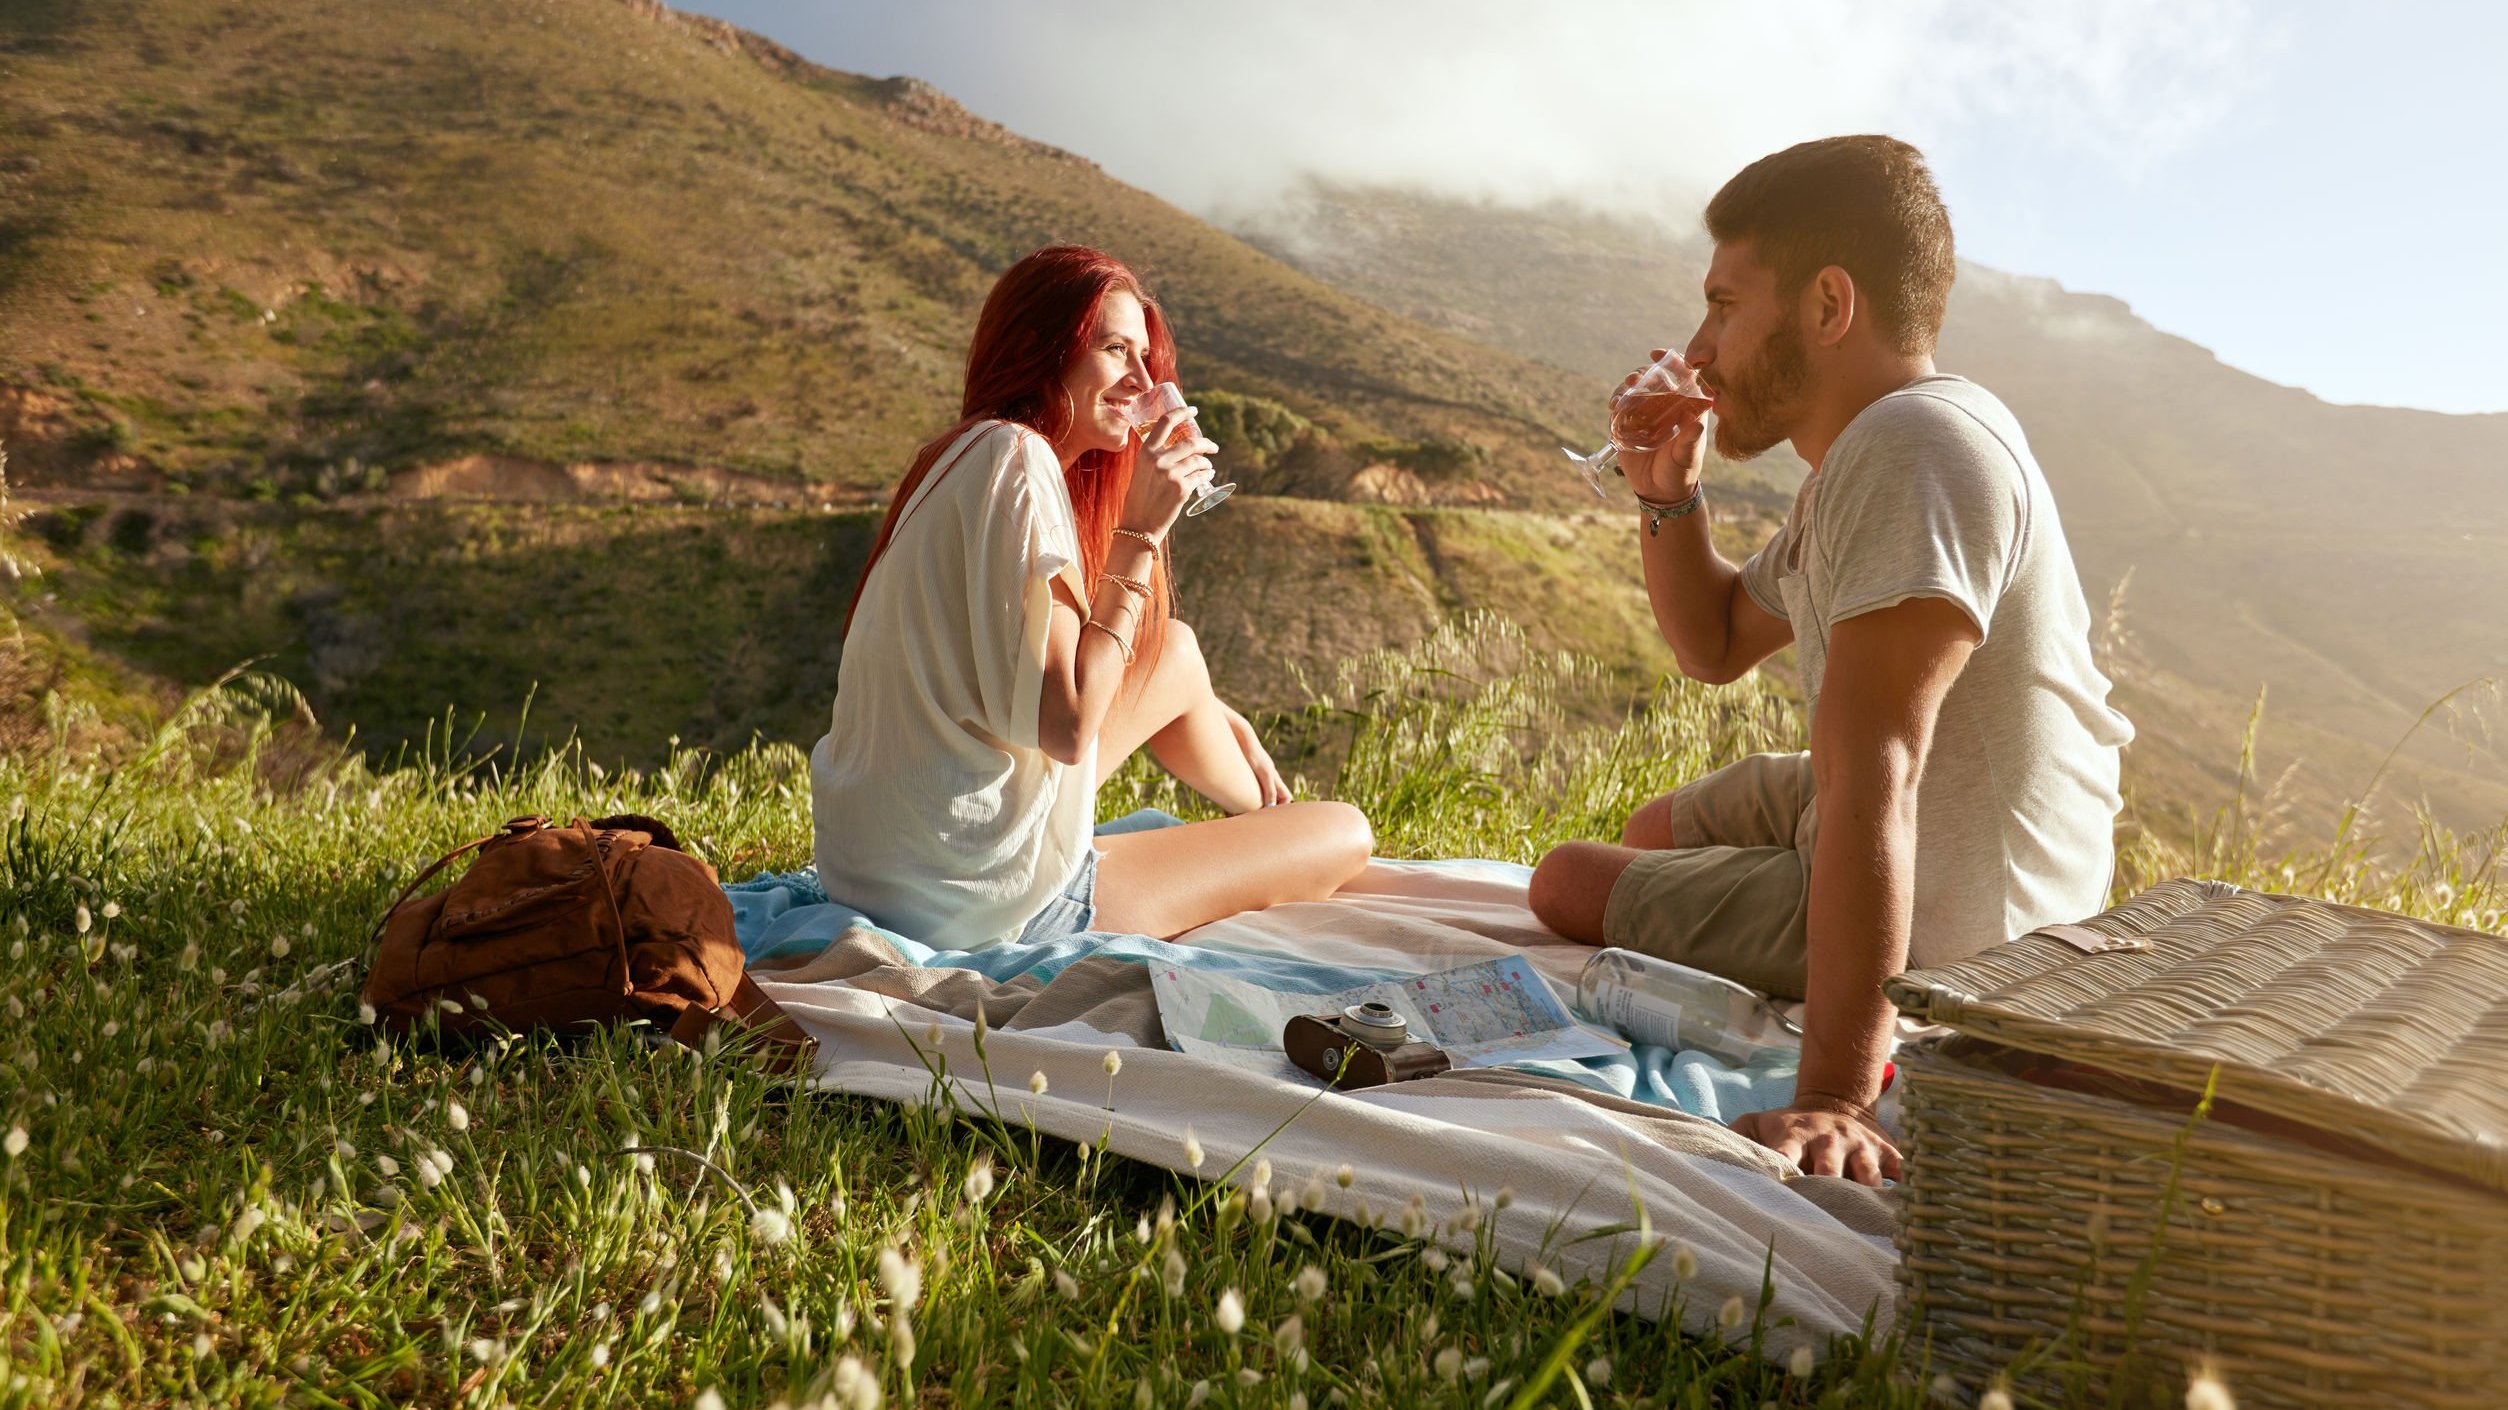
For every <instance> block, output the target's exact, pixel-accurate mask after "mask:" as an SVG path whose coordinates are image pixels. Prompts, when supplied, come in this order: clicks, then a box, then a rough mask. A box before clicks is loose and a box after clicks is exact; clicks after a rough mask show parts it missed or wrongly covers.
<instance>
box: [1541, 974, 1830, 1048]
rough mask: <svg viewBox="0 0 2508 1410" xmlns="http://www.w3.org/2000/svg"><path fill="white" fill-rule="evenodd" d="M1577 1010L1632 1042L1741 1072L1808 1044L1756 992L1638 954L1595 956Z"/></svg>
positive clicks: (1581, 980)
mask: <svg viewBox="0 0 2508 1410" xmlns="http://www.w3.org/2000/svg"><path fill="white" fill-rule="evenodd" d="M1576 1007H1577V1011H1578V1012H1579V1013H1580V1014H1582V1015H1583V1016H1584V1017H1586V1018H1588V1019H1590V1020H1592V1021H1593V1022H1595V1023H1599V1024H1601V1025H1602V1026H1603V1027H1605V1028H1609V1029H1611V1030H1613V1031H1614V1032H1616V1033H1618V1034H1619V1035H1620V1036H1621V1037H1623V1038H1627V1039H1629V1040H1630V1041H1631V1042H1637V1043H1654V1044H1657V1045H1659V1046H1662V1047H1666V1048H1671V1049H1673V1050H1675V1051H1678V1050H1681V1049H1685V1048H1694V1049H1696V1050H1698V1051H1700V1052H1704V1053H1707V1054H1709V1055H1711V1056H1714V1057H1718V1058H1722V1059H1723V1060H1725V1061H1726V1062H1729V1063H1732V1064H1733V1065H1735V1066H1737V1067H1739V1066H1742V1065H1745V1064H1747V1063H1749V1062H1750V1061H1751V1059H1753V1058H1754V1057H1757V1056H1758V1055H1760V1054H1762V1053H1765V1052H1768V1051H1770V1050H1772V1049H1779V1048H1784V1049H1793V1048H1799V1047H1800V1046H1801V1043H1802V1030H1801V1029H1799V1028H1796V1027H1795V1026H1794V1024H1793V1023H1792V1022H1790V1021H1789V1020H1787V1018H1786V1017H1785V1015H1784V1014H1782V1013H1780V1012H1778V1011H1777V1008H1776V1006H1775V1005H1774V1004H1772V1003H1770V1002H1768V1000H1767V999H1766V998H1764V997H1763V996H1761V995H1760V994H1759V993H1758V992H1757V991H1756V990H1753V989H1750V988H1747V987H1745V986H1743V985H1740V984H1736V983H1734V982H1733V981H1732V980H1730V979H1725V978H1721V977H1719V976H1717V975H1713V974H1709V973H1707V972H1706V971H1705V970H1703V969H1692V968H1690V967H1689V966H1688V965H1684V964H1674V963H1673V962H1672V961H1670V960H1661V959H1657V958H1655V957H1654V956H1652V955H1642V954H1639V953H1638V952H1637V951H1635V950H1622V949H1617V948H1613V949H1605V950H1597V951H1595V952H1594V957H1593V958H1592V959H1590V960H1587V961H1586V962H1585V969H1584V972H1583V973H1582V974H1579V975H1578V976H1577V980H1576Z"/></svg>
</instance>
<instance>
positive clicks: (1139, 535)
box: [1115, 528, 1158, 554]
mask: <svg viewBox="0 0 2508 1410" xmlns="http://www.w3.org/2000/svg"><path fill="white" fill-rule="evenodd" d="M1115 532H1116V533H1117V534H1118V535H1120V536H1122V537H1124V538H1128V539H1139V540H1140V541H1141V542H1142V543H1144V544H1147V545H1149V551H1150V552H1151V553H1152V554H1156V553H1157V552H1158V536H1157V535H1156V534H1150V533H1144V532H1142V531H1141V530H1139V529H1125V528H1118V529H1116V530H1115Z"/></svg>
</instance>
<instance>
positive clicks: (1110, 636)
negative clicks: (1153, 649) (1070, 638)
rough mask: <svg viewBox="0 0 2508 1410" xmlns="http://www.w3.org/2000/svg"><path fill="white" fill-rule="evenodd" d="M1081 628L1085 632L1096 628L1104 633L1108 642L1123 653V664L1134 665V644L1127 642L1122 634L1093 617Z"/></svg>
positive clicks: (1083, 623)
mask: <svg viewBox="0 0 2508 1410" xmlns="http://www.w3.org/2000/svg"><path fill="white" fill-rule="evenodd" d="M1080 626H1081V628H1082V629H1083V630H1086V629H1087V628H1090V627H1095V628H1097V629H1098V630H1099V631H1101V632H1104V633H1105V634H1106V638H1107V640H1109V641H1112V642H1113V643H1114V644H1115V649H1116V650H1117V651H1120V652H1122V653H1123V664H1125V665H1127V666H1129V665H1131V664H1132V643H1131V642H1128V641H1125V640H1124V639H1123V634H1122V633H1121V632H1118V631H1116V630H1115V629H1114V628H1113V627H1110V626H1108V625H1106V624H1105V623H1104V622H1101V621H1099V620H1097V619H1096V618H1095V617H1091V618H1089V619H1088V620H1087V621H1085V622H1082V623H1081V624H1080Z"/></svg>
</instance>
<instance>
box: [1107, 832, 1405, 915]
mask: <svg viewBox="0 0 2508 1410" xmlns="http://www.w3.org/2000/svg"><path fill="white" fill-rule="evenodd" d="M1097 845H1098V847H1099V849H1100V850H1101V851H1103V852H1104V854H1105V855H1104V857H1103V858H1102V859H1101V860H1100V861H1099V862H1098V864H1097V900H1096V904H1097V919H1096V921H1095V922H1094V926H1095V928H1096V929H1099V930H1110V931H1117V932H1121V933H1123V934H1127V935H1155V936H1158V937H1159V938H1161V939H1172V938H1174V937H1176V936H1178V935H1182V934H1183V933H1184V932H1186V931H1188V930H1191V929H1193V928H1194V927H1196V926H1201V925H1207V924H1209V923H1210V922H1212V921H1214V920H1218V919H1220V918H1222V917H1224V916H1232V915H1236V914H1238V913H1239V912H1241V911H1258V910H1261V909H1263V908H1264V907H1266V906H1277V905H1281V904H1283V903H1285V902H1289V901H1320V900H1322V899H1324V898H1325V897H1327V896H1329V895H1331V894H1332V893H1333V892H1335V891H1338V890H1340V889H1341V887H1342V886H1343V885H1344V884H1346V883H1347V882H1348V881H1349V880H1350V879H1351V878H1352V877H1355V876H1357V875H1358V874H1359V872H1360V871H1362V870H1363V869H1365V868H1366V866H1367V856H1368V853H1369V852H1370V851H1371V850H1373V848H1374V846H1375V835H1374V833H1373V832H1371V831H1370V830H1369V828H1368V826H1367V817H1366V815H1365V814H1363V813H1361V812H1360V811H1359V810H1358V809H1356V808H1353V807H1351V806H1350V805H1349V804H1347V803H1283V804H1281V805H1279V806H1278V807H1274V808H1260V809H1257V810H1255V811H1253V812H1249V813H1246V814H1244V815H1242V816H1240V817H1233V818H1220V819H1218V820H1217V821H1215V822H1202V823H1188V824H1186V825H1185V826H1183V827H1163V828H1158V829H1155V830H1153V831H1149V832H1133V833H1125V834H1122V835H1120V836H1115V837H1101V838H1099V839H1097Z"/></svg>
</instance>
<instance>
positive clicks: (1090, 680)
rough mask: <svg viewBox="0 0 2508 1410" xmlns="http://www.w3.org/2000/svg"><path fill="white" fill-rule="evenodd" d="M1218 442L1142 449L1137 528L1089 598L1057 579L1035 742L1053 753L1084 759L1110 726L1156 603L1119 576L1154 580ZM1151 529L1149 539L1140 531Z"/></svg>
mask: <svg viewBox="0 0 2508 1410" xmlns="http://www.w3.org/2000/svg"><path fill="white" fill-rule="evenodd" d="M1188 415H1189V413H1187V412H1181V411H1179V412H1173V413H1170V414H1169V415H1168V416H1167V417H1166V418H1165V419H1163V420H1161V421H1160V422H1159V423H1158V424H1157V425H1156V426H1154V427H1152V428H1151V429H1150V433H1149V435H1148V436H1147V437H1146V438H1145V440H1146V442H1147V443H1148V444H1150V445H1157V444H1159V443H1161V442H1162V441H1164V440H1165V438H1166V437H1168V436H1169V435H1172V434H1174V431H1175V428H1176V426H1177V425H1179V424H1181V423H1182V422H1183V421H1184V420H1185V419H1186V418H1187V416H1188ZM1217 449H1219V447H1218V446H1216V445H1214V444H1212V443H1211V442H1209V441H1206V440H1203V439H1201V438H1200V437H1199V436H1193V437H1189V438H1186V439H1184V440H1181V441H1179V442H1177V443H1176V444H1174V445H1172V446H1169V447H1167V449H1165V450H1163V451H1160V452H1158V453H1157V454H1156V455H1150V454H1147V453H1144V454H1143V455H1142V456H1141V457H1140V459H1139V461H1138V462H1137V463H1136V464H1135V465H1134V466H1133V470H1132V487H1131V490H1130V492H1129V493H1128V494H1126V495H1125V497H1124V512H1123V518H1122V519H1121V521H1120V523H1121V525H1122V527H1123V528H1124V529H1126V530H1129V531H1131V532H1127V533H1118V534H1116V535H1115V543H1114V547H1113V548H1112V549H1111V550H1109V551H1108V553H1107V555H1106V571H1105V573H1104V574H1102V575H1100V576H1099V578H1098V580H1097V585H1096V587H1095V588H1094V589H1093V590H1092V592H1091V594H1090V599H1089V601H1088V602H1086V603H1081V602H1078V601H1075V600H1074V599H1073V598H1072V596H1071V592H1070V589H1069V588H1068V587H1066V586H1064V585H1063V584H1062V583H1059V582H1057V583H1056V584H1055V585H1054V596H1053V603H1054V607H1053V611H1054V615H1053V620H1052V622H1051V623H1050V624H1049V625H1048V627H1047V628H1046V633H1045V681H1044V685H1043V691H1044V694H1043V697H1042V698H1041V699H1040V700H1039V701H1038V702H1037V711H1036V735H1037V743H1038V745H1039V746H1040V747H1042V748H1043V749H1044V751H1045V752H1046V754H1047V755H1049V756H1051V757H1052V758H1054V759H1055V760H1057V761H1058V762H1061V763H1065V764H1076V763H1078V762H1080V758H1081V756H1082V755H1084V754H1086V753H1087V752H1088V746H1089V744H1090V743H1091V742H1092V741H1094V740H1095V739H1096V738H1097V735H1098V731H1100V730H1102V729H1104V728H1105V725H1106V715H1107V712H1108V711H1110V710H1112V709H1113V708H1114V704H1115V696H1116V693H1117V692H1118V691H1120V690H1122V688H1123V681H1124V675H1125V673H1126V671H1127V669H1128V668H1129V667H1130V665H1131V656H1132V651H1133V648H1134V646H1135V645H1136V644H1137V643H1138V642H1139V641H1140V639H1141V627H1142V623H1143V621H1144V619H1145V618H1146V617H1147V615H1148V613H1149V609H1150V603H1149V599H1148V598H1147V597H1146V596H1144V595H1142V594H1139V593H1136V592H1134V591H1133V590H1132V589H1130V588H1129V587H1127V586H1126V585H1125V584H1123V583H1121V582H1118V581H1117V579H1119V578H1129V579H1131V580H1132V581H1134V582H1139V583H1146V582H1148V581H1150V577H1151V572H1152V570H1153V568H1154V566H1155V564H1156V562H1157V555H1158V554H1159V553H1161V552H1164V551H1165V548H1166V541H1167V532H1168V530H1169V529H1170V528H1172V527H1174V525H1175V522H1176V515H1177V514H1178V513H1179V512H1180V511H1182V509H1183V508H1184V501H1185V497H1186V496H1187V495H1188V494H1189V493H1190V492H1191V491H1192V489H1193V487H1194V486H1195V485H1196V484H1198V483H1200V482H1201V480H1203V479H1204V478H1205V477H1207V476H1208V475H1209V474H1210V468H1211V466H1210V460H1209V455H1210V453H1211V452H1212V451H1215V450H1217ZM1136 533H1137V534H1141V535H1146V536H1147V537H1148V538H1149V539H1151V540H1153V541H1154V545H1153V543H1144V542H1142V540H1141V539H1140V538H1136V537H1134V536H1133V535H1134V534H1136Z"/></svg>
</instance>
